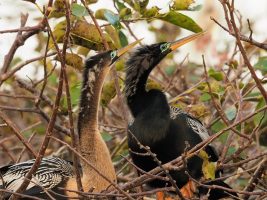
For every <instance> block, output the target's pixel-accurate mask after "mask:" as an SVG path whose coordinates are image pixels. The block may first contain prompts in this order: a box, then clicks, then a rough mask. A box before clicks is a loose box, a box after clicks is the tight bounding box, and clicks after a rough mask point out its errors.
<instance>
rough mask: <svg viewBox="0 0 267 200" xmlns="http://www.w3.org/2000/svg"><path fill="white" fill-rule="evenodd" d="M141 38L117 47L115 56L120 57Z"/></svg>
mask: <svg viewBox="0 0 267 200" xmlns="http://www.w3.org/2000/svg"><path fill="white" fill-rule="evenodd" d="M142 39H143V38H142ZM142 39H140V40H136V41H135V42H133V43H131V44H128V45H127V46H125V47H123V48H121V49H118V50H117V56H118V57H120V56H122V55H123V54H125V53H126V52H127V51H129V50H130V49H132V48H133V47H134V46H135V45H136V44H138V43H139V42H141V40H142Z"/></svg>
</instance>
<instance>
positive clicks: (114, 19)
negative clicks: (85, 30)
mask: <svg viewBox="0 0 267 200" xmlns="http://www.w3.org/2000/svg"><path fill="white" fill-rule="evenodd" d="M104 17H105V18H106V20H107V21H108V22H109V23H110V24H111V25H112V26H114V28H116V29H121V28H122V25H121V24H120V17H119V16H118V15H116V14H114V13H113V12H111V11H109V10H106V11H105V12H104Z"/></svg>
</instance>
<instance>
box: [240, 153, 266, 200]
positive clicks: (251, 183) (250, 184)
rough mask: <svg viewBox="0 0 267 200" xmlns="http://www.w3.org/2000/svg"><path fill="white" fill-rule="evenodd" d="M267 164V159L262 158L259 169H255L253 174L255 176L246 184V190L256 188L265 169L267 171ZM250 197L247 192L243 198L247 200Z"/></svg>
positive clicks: (250, 190) (249, 190)
mask: <svg viewBox="0 0 267 200" xmlns="http://www.w3.org/2000/svg"><path fill="white" fill-rule="evenodd" d="M266 166H267V159H266V158H264V159H263V160H262V162H260V163H259V165H258V167H257V170H256V171H255V173H254V174H253V176H252V177H251V179H250V180H249V182H248V185H247V186H246V188H245V189H244V191H246V192H252V191H253V190H254V188H255V187H256V185H257V184H258V182H259V179H260V178H261V176H262V174H263V173H264V171H266V169H267V167H266ZM248 198H249V195H248V194H245V195H244V196H243V198H242V199H244V200H247V199H248Z"/></svg>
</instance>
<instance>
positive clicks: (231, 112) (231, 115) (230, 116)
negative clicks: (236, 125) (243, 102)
mask: <svg viewBox="0 0 267 200" xmlns="http://www.w3.org/2000/svg"><path fill="white" fill-rule="evenodd" d="M236 111H237V110H236V107H235V106H230V107H228V108H227V109H226V111H225V115H226V117H227V119H228V120H230V121H231V120H233V119H234V118H235V116H236Z"/></svg>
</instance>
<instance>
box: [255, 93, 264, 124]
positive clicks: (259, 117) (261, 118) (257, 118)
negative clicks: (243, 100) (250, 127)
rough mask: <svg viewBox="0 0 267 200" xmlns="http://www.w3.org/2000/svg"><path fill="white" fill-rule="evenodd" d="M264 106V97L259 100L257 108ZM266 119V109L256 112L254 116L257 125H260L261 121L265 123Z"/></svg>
mask: <svg viewBox="0 0 267 200" xmlns="http://www.w3.org/2000/svg"><path fill="white" fill-rule="evenodd" d="M263 106H265V100H264V98H262V99H261V100H260V101H259V103H258V104H257V106H256V110H258V109H260V108H262V107H263ZM266 120H267V115H266V113H265V112H264V111H262V112H260V113H258V114H256V115H255V116H254V117H253V121H254V124H255V126H258V124H259V123H260V122H262V123H265V121H266Z"/></svg>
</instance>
